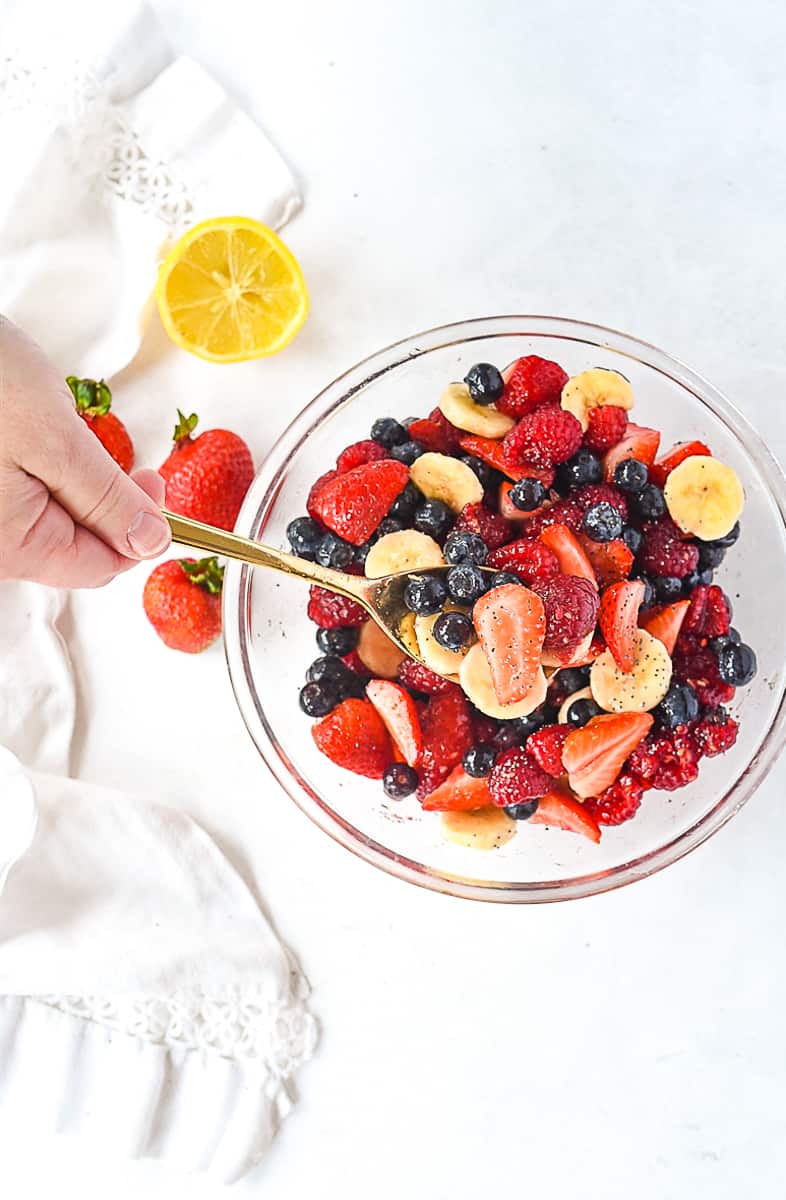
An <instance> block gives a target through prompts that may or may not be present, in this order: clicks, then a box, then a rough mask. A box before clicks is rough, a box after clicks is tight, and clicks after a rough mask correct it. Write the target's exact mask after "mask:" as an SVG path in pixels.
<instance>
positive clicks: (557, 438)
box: [502, 404, 583, 467]
mask: <svg viewBox="0 0 786 1200" xmlns="http://www.w3.org/2000/svg"><path fill="white" fill-rule="evenodd" d="M582 437H583V433H582V428H581V425H580V424H579V422H578V421H577V420H576V418H575V417H574V416H573V413H569V412H566V410H565V409H564V408H560V406H559V404H545V405H543V406H542V407H541V408H536V409H535V411H534V412H531V413H528V414H527V415H526V416H525V417H522V418H521V420H520V421H519V423H518V425H515V426H514V427H513V429H511V431H510V433H509V434H508V435H507V436H506V437H505V439H504V441H503V443H502V447H503V453H504V456H505V461H506V462H507V463H509V464H510V465H511V466H520V465H521V464H524V465H529V466H533V467H556V466H559V464H560V463H564V462H567V460H568V459H569V458H572V457H573V455H574V454H575V453H576V451H577V450H578V449H579V447H580V446H581V439H582Z"/></svg>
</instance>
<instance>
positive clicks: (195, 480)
mask: <svg viewBox="0 0 786 1200" xmlns="http://www.w3.org/2000/svg"><path fill="white" fill-rule="evenodd" d="M177 416H178V423H177V425H176V426H175V433H174V441H175V447H174V449H173V451H172V453H171V454H170V455H169V458H167V460H166V461H165V462H164V463H163V464H162V466H161V469H160V474H161V475H162V477H163V479H164V482H165V483H166V504H167V507H168V508H169V509H171V510H172V512H176V513H180V515H181V516H183V517H191V518H192V520H195V521H204V523H205V524H206V525H217V526H218V527H219V528H220V529H233V528H234V525H235V521H236V520H237V514H238V513H239V512H240V506H241V504H242V503H243V498H244V496H245V494H246V492H247V491H248V489H249V486H250V484H251V480H252V479H253V478H254V464H253V462H252V459H251V451H250V450H249V448H248V446H247V445H246V443H245V442H244V441H243V439H242V438H241V437H238V435H237V434H236V433H230V432H229V430H228V429H208V430H207V431H206V432H205V433H200V434H199V435H198V436H197V437H192V436H191V435H192V434H193V432H194V430H195V429H196V427H197V421H198V418H197V415H196V413H192V414H191V416H190V417H186V416H184V415H183V413H182V412H181V411H180V409H178V410H177Z"/></svg>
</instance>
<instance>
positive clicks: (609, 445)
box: [287, 355, 756, 849]
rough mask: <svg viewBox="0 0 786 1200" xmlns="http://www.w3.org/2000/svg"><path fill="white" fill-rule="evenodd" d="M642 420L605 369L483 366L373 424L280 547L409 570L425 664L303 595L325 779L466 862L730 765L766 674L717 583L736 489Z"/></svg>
mask: <svg viewBox="0 0 786 1200" xmlns="http://www.w3.org/2000/svg"><path fill="white" fill-rule="evenodd" d="M642 399H643V401H644V403H646V397H643V398H642ZM633 406H634V395H633V390H632V387H631V384H630V383H629V381H628V380H627V379H626V378H625V377H624V376H623V375H622V374H620V373H619V372H617V371H614V370H610V369H607V368H600V367H594V368H592V369H589V370H585V371H582V372H581V373H580V374H578V375H574V376H573V377H572V378H569V377H568V375H567V373H566V372H565V371H564V370H563V369H562V368H561V367H560V366H559V364H558V363H555V362H550V361H548V360H546V359H543V358H540V357H537V356H535V355H529V356H527V357H524V358H520V359H518V360H517V361H516V362H514V363H513V364H512V365H510V366H509V367H507V368H506V369H505V370H504V371H500V370H498V369H497V368H496V367H495V366H493V365H491V364H490V363H477V364H476V365H475V366H473V367H472V368H471V369H470V371H469V372H468V373H467V375H466V377H465V379H464V380H463V381H462V382H460V383H450V384H448V385H447V387H446V388H445V390H444V392H443V394H442V397H441V399H440V401H439V404H438V406H437V407H436V408H435V409H434V410H433V411H432V412H431V413H429V415H428V416H426V417H419V418H413V419H410V420H407V421H404V422H403V423H402V422H399V421H397V420H394V419H393V418H382V419H380V420H377V421H375V422H374V424H373V426H372V428H371V430H370V436H369V437H368V438H366V439H364V440H362V441H358V442H355V443H354V444H353V445H351V446H348V447H347V448H346V449H345V450H343V451H342V452H341V454H340V455H339V456H338V459H337V461H336V464H335V467H333V468H332V469H330V470H329V471H327V472H326V473H325V474H324V475H322V476H321V478H319V479H317V480H316V482H315V483H314V485H313V487H312V489H311V492H310V494H309V497H308V501H307V506H306V507H307V510H308V515H307V516H301V517H298V518H296V519H295V520H293V521H292V522H291V523H290V525H289V527H288V530H287V536H288V539H289V542H290V545H291V547H292V550H293V551H294V553H296V554H298V555H300V556H301V557H303V558H306V559H309V560H312V561H316V562H319V563H321V564H322V565H324V566H329V567H334V568H338V569H341V570H344V571H350V572H355V573H365V574H366V575H367V576H368V577H381V576H383V575H388V574H392V573H394V572H408V573H409V575H410V578H409V581H408V583H407V587H406V592H405V601H406V606H407V609H408V616H407V617H406V618H405V621H404V623H403V625H402V628H401V630H400V634H401V637H402V641H403V642H404V644H405V645H408V646H409V647H410V648H411V649H412V650H413V651H414V652H415V653H417V655H418V658H417V659H415V658H412V657H409V656H407V655H405V654H404V653H403V652H402V650H401V648H400V647H399V646H398V645H396V644H395V643H394V642H393V641H391V640H390V639H389V638H388V637H387V636H386V634H384V633H383V632H382V631H381V630H380V629H379V628H378V626H377V625H376V624H375V623H374V622H373V621H371V620H369V619H368V618H367V614H366V613H365V612H364V610H363V609H362V608H361V607H360V606H359V605H358V604H356V603H355V602H354V601H352V600H348V599H345V598H343V597H341V596H337V595H335V594H333V593H331V592H328V591H325V590H323V589H321V588H319V587H316V586H315V587H312V589H311V595H310V598H309V602H308V616H309V617H310V619H311V620H312V621H313V622H314V623H315V625H316V626H317V627H318V628H317V630H316V641H317V645H318V647H319V651H320V655H319V657H318V658H316V660H315V661H314V662H313V663H312V664H311V666H310V667H309V668H308V671H307V678H306V682H305V685H304V687H303V688H302V691H301V693H300V706H301V708H302V710H303V712H304V713H306V715H307V716H309V717H312V718H316V723H315V724H314V726H313V728H312V734H313V738H314V741H315V743H316V745H317V747H318V748H319V750H320V751H321V752H322V753H323V754H325V755H326V756H327V757H328V758H329V759H330V760H331V761H332V762H333V763H336V764H337V765H338V766H339V767H342V768H344V769H345V770H347V771H352V772H354V773H356V774H358V775H362V776H366V777H367V778H369V779H372V780H379V781H381V786H382V788H383V789H384V792H385V794H386V795H387V797H389V798H390V799H391V800H394V801H406V802H407V803H417V804H419V805H420V806H421V807H422V809H423V810H424V811H425V812H428V813H433V814H436V815H435V820H436V819H440V820H441V822H442V830H443V833H444V835H445V837H447V838H449V839H451V840H453V841H455V842H457V843H459V844H460V845H463V846H471V847H475V848H477V849H494V848H496V847H499V846H502V845H504V844H505V843H506V842H508V841H510V839H511V838H513V837H514V836H515V835H516V833H517V832H519V831H522V830H524V831H525V830H526V828H527V826H528V825H531V824H543V825H548V826H552V827H554V828H557V829H561V830H565V831H569V832H571V833H573V834H577V835H580V836H584V837H586V838H589V839H590V840H592V841H594V842H598V841H599V840H600V838H601V833H602V829H603V827H604V826H617V825H620V824H622V823H623V822H625V821H629V820H631V819H633V818H635V816H636V813H637V812H638V810H639V808H640V806H641V805H642V803H646V804H658V803H663V802H664V800H665V797H664V796H663V795H662V794H663V793H664V792H672V791H674V790H676V789H678V788H681V787H684V786H685V785H687V784H689V783H692V782H693V781H694V780H695V779H696V778H697V776H698V774H699V769H700V762H701V760H702V758H704V757H709V756H714V755H718V754H723V753H724V752H726V751H727V750H729V749H730V748H731V747H732V746H733V745H734V742H735V739H736V737H737V729H738V725H737V721H736V720H735V718H734V717H733V716H732V715H731V714H730V712H729V708H728V706H729V705H730V704H731V703H732V701H733V700H734V696H735V691H736V689H737V688H738V687H744V686H745V685H746V684H748V683H750V681H751V680H752V679H753V677H754V675H755V673H756V656H755V653H754V651H753V650H752V649H751V647H750V646H749V645H747V644H746V643H745V642H743V641H742V639H741V637H740V634H739V633H738V632H737V630H736V629H735V628H734V627H733V625H732V608H731V603H730V601H729V598H728V596H727V595H726V593H725V592H724V591H723V589H722V587H721V586H720V585H719V584H718V583H716V582H715V579H714V577H715V572H716V571H717V570H718V568H719V567H721V564H722V562H723V560H724V557H725V555H726V554H727V552H729V551H731V550H732V548H733V546H734V544H735V542H736V541H737V539H738V537H739V533H740V524H739V519H740V516H741V514H742V510H743V505H744V494H743V489H742V485H741V484H740V481H739V479H738V477H737V475H736V474H735V472H734V470H733V469H732V468H731V467H729V466H727V465H726V464H725V463H723V462H721V461H719V459H717V458H716V457H714V456H713V454H712V451H711V449H710V447H709V446H707V445H705V444H704V443H703V442H700V441H686V442H680V443H678V444H677V445H675V446H672V447H671V448H669V449H665V450H664V449H662V448H661V444H660V443H661V437H660V433H659V431H658V430H657V429H655V428H652V427H649V426H646V425H640V424H637V423H634V421H633V420H632V419H631V411H632V409H633ZM438 567H439V568H447V570H442V571H439V572H438V571H436V570H435V569H436V568H438ZM419 660H420V661H419ZM650 791H652V793H653V795H652V796H648V797H647V798H646V800H645V799H644V796H645V793H646V792H650ZM659 793H660V795H659ZM408 797H412V798H413V799H411V800H407V798H408Z"/></svg>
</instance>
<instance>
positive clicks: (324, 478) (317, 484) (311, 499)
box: [306, 471, 341, 521]
mask: <svg viewBox="0 0 786 1200" xmlns="http://www.w3.org/2000/svg"><path fill="white" fill-rule="evenodd" d="M340 474H341V472H340V471H325V474H324V475H320V476H319V479H316V480H315V481H314V482H313V483H312V485H311V491H310V492H309V493H308V499H307V500H306V512H307V513H308V515H309V516H310V517H311V519H312V521H318V520H319V510H318V509H317V497H318V496H319V493H320V491H321V490H322V488H323V487H324V486H325V484H326V483H330V481H331V479H338V477H339V475H340Z"/></svg>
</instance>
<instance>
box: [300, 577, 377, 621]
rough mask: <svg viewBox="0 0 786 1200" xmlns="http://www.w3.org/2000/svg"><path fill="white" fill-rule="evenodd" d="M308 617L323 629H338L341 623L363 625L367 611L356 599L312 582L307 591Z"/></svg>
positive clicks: (366, 617) (366, 618)
mask: <svg viewBox="0 0 786 1200" xmlns="http://www.w3.org/2000/svg"><path fill="white" fill-rule="evenodd" d="M308 619H309V621H313V622H314V624H315V625H321V626H322V628H323V629H339V628H340V627H341V626H342V625H353V626H357V625H363V624H365V622H366V621H367V620H368V613H367V612H366V610H365V608H361V606H360V605H359V604H358V602H357V601H356V600H350V599H349V597H347V596H339V594H338V592H328V591H327V590H326V589H325V588H321V587H318V586H317V584H315V583H312V585H311V589H310V591H309V601H308Z"/></svg>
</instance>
